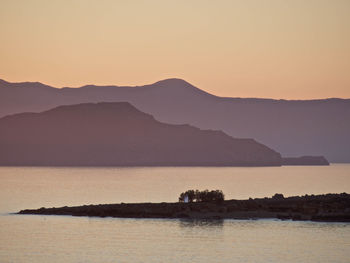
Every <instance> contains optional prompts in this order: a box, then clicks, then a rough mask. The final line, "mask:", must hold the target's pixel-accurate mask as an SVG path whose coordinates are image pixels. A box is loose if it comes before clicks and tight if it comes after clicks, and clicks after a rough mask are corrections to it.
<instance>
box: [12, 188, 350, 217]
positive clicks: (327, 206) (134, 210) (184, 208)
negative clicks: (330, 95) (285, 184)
mask: <svg viewBox="0 0 350 263" xmlns="http://www.w3.org/2000/svg"><path fill="white" fill-rule="evenodd" d="M18 214H37V215H71V216H91V217H120V218H188V219H268V218H276V219H283V220H311V221H323V222H350V195H349V194H347V193H342V194H325V195H305V196H292V197H288V198H284V197H283V195H282V194H276V195H274V196H273V197H272V198H267V197H265V198H255V199H252V198H250V199H248V200H226V201H221V202H192V203H181V202H177V203H135V204H124V203H121V204H100V205H83V206H75V207H67V206H65V207H60V208H40V209H27V210H22V211H20V212H19V213H18Z"/></svg>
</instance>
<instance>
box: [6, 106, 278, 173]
mask: <svg viewBox="0 0 350 263" xmlns="http://www.w3.org/2000/svg"><path fill="white" fill-rule="evenodd" d="M0 165H50V166H51V165H52V166H60V165H69V166H70V165H73V166H80V165H81V166H100V165H104V166H108V165H116V166H163V165H167V166H197V165H198V166H266V165H272V166H275V165H281V156H280V154H279V153H277V152H275V151H273V150H271V149H269V148H268V147H266V146H264V145H262V144H260V143H257V142H256V141H254V140H253V139H235V138H232V137H230V136H228V135H226V134H225V133H223V132H221V131H211V130H200V129H198V128H195V127H192V126H189V125H171V124H165V123H161V122H158V121H156V120H155V119H154V118H153V116H151V115H149V114H146V113H143V112H141V111H139V110H137V109H136V108H135V107H133V106H132V105H131V104H130V103H128V102H115V103H97V104H93V103H86V104H78V105H70V106H59V107H57V108H54V109H51V110H48V111H45V112H42V113H20V114H15V115H10V116H6V117H3V118H1V119H0Z"/></svg>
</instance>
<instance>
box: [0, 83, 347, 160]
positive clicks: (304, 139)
mask: <svg viewBox="0 0 350 263" xmlns="http://www.w3.org/2000/svg"><path fill="white" fill-rule="evenodd" d="M232 89H234V84H232ZM124 101H125V102H129V103H131V104H132V105H134V106H135V107H136V108H137V109H139V110H140V111H142V112H145V113H148V114H151V115H152V116H154V118H155V119H157V120H158V121H160V122H164V123H169V124H190V125H193V126H195V127H198V128H200V129H205V130H208V129H210V130H220V131H223V132H224V133H226V134H227V135H229V136H232V137H235V138H236V137H237V138H253V139H255V140H256V141H258V142H260V143H262V144H264V145H266V146H268V147H270V148H271V149H274V150H275V151H277V152H279V153H281V155H282V156H303V155H311V156H320V155H323V156H325V157H326V158H327V160H328V161H329V162H338V163H341V162H348V163H349V162H350V99H337V98H329V99H316V100H275V99H262V98H226V97H219V96H215V95H213V94H209V93H207V92H205V91H204V90H201V89H199V88H197V87H195V86H193V85H191V84H190V83H188V82H186V81H185V80H182V79H176V78H172V79H165V80H161V81H158V82H156V83H153V84H149V85H143V86H136V87H130V86H113V85H109V86H97V85H86V86H82V87H79V88H54V87H51V86H48V85H45V84H42V83H39V82H21V83H11V82H7V81H5V80H0V117H4V116H6V115H10V114H16V113H22V112H42V111H46V110H49V109H51V108H54V107H57V106H60V105H73V104H80V103H87V102H93V103H96V102H124Z"/></svg>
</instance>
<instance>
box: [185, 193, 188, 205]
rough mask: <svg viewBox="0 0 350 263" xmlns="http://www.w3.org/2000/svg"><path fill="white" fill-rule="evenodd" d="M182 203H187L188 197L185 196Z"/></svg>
mask: <svg viewBox="0 0 350 263" xmlns="http://www.w3.org/2000/svg"><path fill="white" fill-rule="evenodd" d="M184 203H188V195H185V197H184Z"/></svg>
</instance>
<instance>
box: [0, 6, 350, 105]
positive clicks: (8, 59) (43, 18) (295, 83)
mask: <svg viewBox="0 0 350 263" xmlns="http://www.w3.org/2000/svg"><path fill="white" fill-rule="evenodd" d="M0 36H1V41H0V78H2V79H5V80H7V81H13V82H19V81H40V82H43V83H46V84H49V85H52V86H55V87H63V86H73V87H77V86H81V85H85V84H100V85H103V84H115V85H143V84H149V83H153V82H156V81H158V80H161V79H165V78H170V77H177V78H182V79H185V80H187V81H188V82H190V83H192V84H194V85H195V86H197V87H199V88H201V89H204V90H206V91H208V92H210V93H213V94H216V95H220V96H230V97H270V98H285V99H311V98H326V97H343V98H350V1H349V0H327V1H324V0H314V1H312V0H288V1H287V0H286V1H282V0H270V1H268V0H241V1H233V0H232V1H206V0H198V1H192V0H176V1H166V0H157V1H156V0H154V1H153V0H149V1H131V0H124V1H122V0H120V1H117V0H115V1H112V0H111V1H107V0H96V1H89V0H82V1H75V0H70V1H64V0H62V1H61V0H58V1H54V0H50V1H47V0H31V1H29V0H23V1H17V0H9V1H6V0H0Z"/></svg>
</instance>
